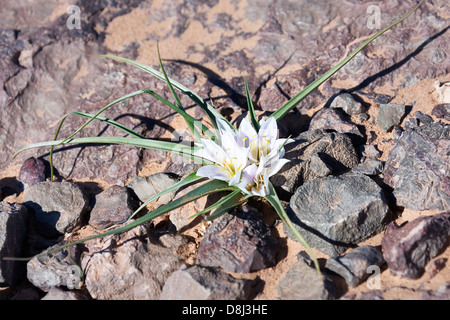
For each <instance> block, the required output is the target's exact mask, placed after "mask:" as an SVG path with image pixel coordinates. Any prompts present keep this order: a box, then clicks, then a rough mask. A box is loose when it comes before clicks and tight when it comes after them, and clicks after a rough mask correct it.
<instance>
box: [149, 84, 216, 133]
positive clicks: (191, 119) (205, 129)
mask: <svg viewBox="0 0 450 320" xmlns="http://www.w3.org/2000/svg"><path fill="white" fill-rule="evenodd" d="M145 92H146V93H148V94H150V95H152V96H153V97H155V98H156V99H158V100H159V101H161V102H162V103H164V104H165V105H167V106H168V107H169V108H171V109H172V110H174V111H176V112H177V113H178V114H180V115H181V116H182V117H183V118H184V120H185V121H186V123H187V125H188V126H189V128H190V129H191V131H192V130H195V129H194V125H195V126H197V127H198V128H199V129H200V130H202V131H203V132H205V133H206V134H207V135H208V136H209V137H210V138H211V139H213V138H215V136H214V135H213V134H212V133H211V131H210V130H209V129H208V127H206V126H205V125H204V124H203V123H201V121H199V120H197V119H195V118H194V117H192V116H191V115H190V114H188V113H187V112H186V111H185V110H184V109H182V108H179V107H178V106H176V105H174V104H173V103H172V102H170V101H169V100H167V99H165V98H163V97H161V96H160V95H159V94H157V93H155V92H153V91H152V90H147V89H146V90H145ZM196 138H199V135H198V132H197V135H196Z"/></svg>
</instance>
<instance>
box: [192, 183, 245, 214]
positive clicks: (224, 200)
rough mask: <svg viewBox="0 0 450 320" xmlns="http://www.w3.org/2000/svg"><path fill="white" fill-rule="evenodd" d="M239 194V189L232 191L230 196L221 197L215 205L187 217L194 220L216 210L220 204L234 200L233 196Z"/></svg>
mask: <svg viewBox="0 0 450 320" xmlns="http://www.w3.org/2000/svg"><path fill="white" fill-rule="evenodd" d="M239 194H241V191H240V190H239V189H236V190H234V191H233V192H231V193H230V194H227V195H226V196H224V197H222V199H220V200H219V201H217V202H216V203H214V204H212V205H210V206H209V207H207V208H205V209H203V210H201V211H199V212H197V213H196V214H194V215H192V216H190V217H189V219H194V218H196V217H198V216H200V215H202V214H204V213H207V212H210V211H211V210H214V209H216V208H217V207H219V206H221V205H222V204H224V203H225V202H227V201H228V200H230V199H232V198H234V197H235V196H237V195H239Z"/></svg>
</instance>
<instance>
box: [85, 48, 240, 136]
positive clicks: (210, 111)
mask: <svg viewBox="0 0 450 320" xmlns="http://www.w3.org/2000/svg"><path fill="white" fill-rule="evenodd" d="M93 56H96V57H102V58H107V59H111V60H116V61H120V62H125V63H128V64H131V65H133V66H135V67H138V68H139V69H141V70H143V71H145V72H148V73H150V74H151V75H153V76H155V77H156V78H158V79H160V80H162V81H165V78H164V75H163V74H162V73H161V72H159V71H157V70H155V69H154V68H152V67H150V66H147V65H145V64H142V63H139V62H136V61H133V60H130V59H126V58H122V57H117V56H112V55H93ZM169 81H170V83H171V84H172V85H173V87H174V88H175V89H177V90H179V91H180V92H181V93H183V94H184V95H186V96H187V97H188V98H190V99H191V100H192V101H193V102H194V103H196V104H197V105H198V106H199V107H200V108H201V109H202V110H203V111H204V112H205V113H206V115H207V116H208V118H209V120H210V121H211V124H212V125H213V126H214V128H215V129H216V131H217V123H216V118H219V119H222V120H224V121H226V122H227V123H228V124H229V125H230V128H232V129H233V130H236V129H235V128H234V126H233V125H232V124H231V123H229V121H228V120H227V119H226V118H225V117H224V116H222V115H221V114H220V113H219V112H218V111H217V110H216V109H214V108H213V107H212V106H211V105H210V104H208V103H207V102H206V101H205V100H203V99H202V98H201V97H200V96H199V95H198V94H196V93H195V92H194V91H192V90H190V89H188V88H186V87H185V86H184V85H182V84H181V83H179V82H177V81H175V80H173V79H171V78H169Z"/></svg>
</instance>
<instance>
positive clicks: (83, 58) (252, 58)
mask: <svg viewBox="0 0 450 320" xmlns="http://www.w3.org/2000/svg"><path fill="white" fill-rule="evenodd" d="M71 4H74V5H76V7H75V11H71V10H70V11H69V12H67V10H68V7H69V5H71ZM415 4H416V2H415V1H410V0H408V1H401V2H397V1H353V0H351V1H350V0H348V1H341V0H339V1H314V2H310V1H290V0H272V1H263V0H247V1H221V0H202V1H178V0H173V1H159V0H158V1H143V0H129V1H126V0H122V1H120V0H119V1H114V2H111V1H101V0H98V1H70V3H69V2H68V1H64V0H55V1H53V2H48V1H41V0H37V1H34V2H27V3H26V4H25V3H23V2H21V1H9V0H8V1H4V2H3V3H2V8H1V9H0V68H1V70H2V72H1V73H0V81H1V84H2V85H1V86H0V106H1V109H0V112H1V118H0V121H1V123H0V141H1V143H0V146H1V152H0V187H1V200H2V202H0V255H1V256H30V255H34V254H37V253H39V252H41V251H42V250H45V249H47V248H49V247H52V246H55V245H57V244H61V243H64V242H67V241H70V240H73V239H78V238H82V237H85V236H88V235H92V234H96V233H98V232H102V231H103V230H106V229H108V228H114V227H116V226H117V225H120V224H123V223H125V221H126V220H127V218H128V217H129V216H130V215H131V213H132V212H133V210H134V209H135V208H136V206H138V205H139V204H140V203H141V202H142V201H143V200H142V199H146V198H147V197H149V196H151V195H152V194H155V192H157V191H158V190H163V189H165V188H167V187H168V186H170V185H172V184H173V183H174V182H176V181H178V179H179V178H180V177H182V176H185V175H186V174H188V173H189V172H190V171H191V170H192V169H193V168H192V166H190V165H185V164H183V163H180V162H179V159H178V158H176V157H172V156H170V155H168V154H165V153H163V152H155V151H150V150H141V149H136V148H133V147H124V146H103V145H102V146H83V147H81V148H79V147H67V148H61V149H59V150H57V151H56V152H55V155H54V161H55V162H54V168H55V171H56V174H57V177H58V178H57V181H56V182H49V181H48V178H49V163H48V160H49V154H48V152H49V150H48V149H35V150H30V151H27V152H26V153H22V154H20V155H19V156H17V157H16V158H12V156H13V154H14V153H15V152H16V151H17V150H18V149H20V148H21V147H24V146H26V145H28V144H30V143H35V142H41V141H47V140H51V139H53V137H54V134H55V131H56V129H57V126H58V124H59V120H60V119H61V118H62V117H63V116H64V115H66V114H67V113H69V112H71V111H83V112H89V113H95V112H96V111H97V110H99V109H100V108H102V107H103V106H105V105H106V104H108V103H109V102H111V101H112V100H114V99H116V98H119V97H122V96H123V95H125V94H128V93H131V92H133V91H136V90H138V89H143V88H148V89H152V90H155V91H156V92H158V93H159V94H161V95H162V96H164V97H166V98H168V99H170V98H171V96H170V92H169V90H168V89H167V88H166V86H165V85H164V83H162V82H160V81H158V80H156V79H154V78H152V77H151V76H150V75H148V74H146V73H144V72H142V71H139V70H136V69H135V68H133V67H130V66H127V65H124V64H120V63H115V62H112V61H108V60H105V59H101V58H98V57H93V56H90V55H89V54H91V53H100V54H106V53H108V54H115V55H119V56H122V57H126V58H130V59H133V60H137V61H139V62H142V63H145V64H148V65H152V66H155V67H156V66H157V64H158V63H157V55H156V44H157V43H159V46H160V50H161V54H162V57H163V58H164V61H163V62H164V64H165V66H166V69H167V71H168V73H169V75H170V76H171V77H173V78H175V79H177V80H178V81H180V82H181V83H183V84H184V85H186V86H187V87H189V88H191V89H193V90H194V91H195V92H197V93H198V94H199V95H200V96H201V97H203V98H204V99H210V101H211V102H212V103H213V104H214V106H215V107H216V108H217V109H218V110H219V111H220V112H221V113H222V114H223V115H225V116H226V117H228V118H229V119H230V120H232V121H233V122H234V123H235V124H236V123H239V121H240V119H242V117H243V116H245V115H246V112H247V108H246V100H245V94H244V92H245V91H244V79H245V78H246V79H247V80H248V82H249V87H250V91H251V93H252V98H253V101H254V103H255V105H256V106H257V111H258V114H260V115H265V116H267V115H270V113H271V112H273V111H274V110H276V109H277V108H279V107H280V106H282V105H283V104H284V103H285V102H286V101H288V100H289V99H290V98H291V97H293V96H294V95H295V94H297V93H298V92H300V91H301V90H302V89H303V88H304V87H305V86H306V85H307V84H309V83H310V82H312V81H314V80H315V79H316V78H317V77H318V76H320V75H322V74H323V73H324V72H326V71H327V70H328V69H330V68H331V67H332V66H334V65H335V64H336V63H337V62H339V61H340V60H341V59H343V58H344V57H345V56H346V55H347V54H348V53H350V52H351V51H352V50H353V49H355V48H356V47H357V46H358V45H359V44H360V43H361V42H362V41H364V40H365V39H367V38H368V37H369V36H370V35H371V34H373V33H374V32H375V31H376V30H377V29H376V28H377V26H374V24H373V21H374V20H373V19H374V18H377V17H379V18H380V19H379V22H380V25H381V27H384V26H386V25H388V24H390V23H391V22H392V21H394V20H396V19H398V18H399V17H401V16H402V15H404V14H405V13H406V12H407V11H409V10H410V9H411V8H412V7H413V6H414V5H415ZM369 7H370V8H369ZM78 9H79V10H78ZM448 9H449V6H448V3H447V1H445V0H441V1H439V0H438V1H433V2H425V3H423V4H422V6H421V7H420V8H419V9H418V10H417V11H416V12H415V13H414V14H413V15H412V16H411V17H410V18H409V19H407V20H406V21H404V22H402V23H401V24H399V25H398V26H396V27H395V28H394V29H393V30H391V31H389V32H387V33H386V34H385V35H383V36H382V37H380V38H379V39H377V40H376V41H375V42H374V43H373V44H371V45H369V46H368V47H367V48H366V49H364V51H363V52H361V53H360V54H358V55H357V56H356V57H355V58H354V60H352V61H351V62H350V63H349V64H348V65H347V66H346V67H344V68H343V69H342V70H340V71H339V72H338V73H337V74H336V75H335V76H333V78H332V79H330V80H329V81H327V82H326V83H325V84H323V85H322V86H320V87H319V88H318V90H316V91H314V92H313V93H312V94H311V95H310V96H308V97H307V98H306V99H305V100H304V101H302V102H301V103H300V104H299V105H298V106H297V107H296V110H295V112H292V113H291V114H289V115H288V116H287V117H286V118H285V119H284V120H283V121H282V122H281V124H280V133H281V134H282V135H283V136H288V135H290V136H291V137H292V138H293V139H294V140H295V143H293V144H291V145H289V146H287V153H286V156H287V157H288V158H290V159H291V163H290V164H289V165H286V167H284V168H283V170H282V171H281V172H280V173H279V174H278V175H277V176H275V177H273V179H272V181H273V183H274V185H275V186H276V187H277V189H278V191H279V193H280V195H281V196H282V198H283V200H284V202H285V205H286V210H287V212H288V213H289V214H290V216H291V219H292V220H293V222H294V223H296V225H297V226H298V228H299V230H300V232H301V233H302V234H303V235H304V237H305V238H306V239H307V241H308V243H310V244H311V246H312V247H313V248H314V252H315V254H316V256H317V257H318V258H319V262H320V264H321V269H322V273H321V274H320V275H318V274H317V273H316V272H315V270H314V269H313V268H312V267H311V261H310V259H309V258H308V256H307V255H305V253H304V248H302V246H301V245H300V244H299V243H297V242H296V241H294V240H292V239H291V234H290V232H289V231H288V230H285V229H284V227H283V224H282V223H280V221H279V220H278V219H277V217H276V214H275V213H274V212H273V210H271V209H270V207H268V205H267V204H266V203H264V202H262V201H256V200H255V201H252V202H250V203H249V204H248V205H246V206H244V207H242V208H241V209H239V210H237V211H234V212H231V213H229V214H227V215H224V216H222V217H221V218H220V219H218V220H216V221H214V222H213V223H206V222H204V221H203V220H201V219H195V220H189V219H188V217H189V216H190V215H192V214H193V213H195V212H198V211H199V210H202V209H203V208H205V206H206V205H208V204H209V203H212V202H214V201H216V200H217V199H215V198H214V197H209V198H208V199H201V200H197V201H195V202H193V203H191V204H189V205H187V206H186V207H183V208H180V209H178V210H175V211H174V212H173V213H172V214H171V215H170V216H163V217H161V218H159V219H157V220H156V221H154V222H153V223H151V224H148V225H143V226H140V227H138V228H135V229H133V230H131V231H129V232H127V233H124V234H120V235H116V236H111V237H106V238H102V239H98V240H93V241H89V242H86V243H84V244H83V245H77V246H75V247H72V249H71V250H70V251H68V250H65V251H61V252H59V253H57V254H53V255H51V256H44V257H40V258H34V259H33V260H31V261H29V262H28V263H24V262H16V261H6V260H2V261H0V267H1V268H0V287H1V288H0V297H1V298H2V299H16V300H19V299H111V300H112V299H153V300H157V299H169V300H170V299H179V298H182V299H255V300H261V299H268V300H275V299H290V300H292V299H346V300H347V299H449V298H450V282H449V279H450V267H449V264H448V259H449V257H450V246H449V237H448V236H449V230H450V213H449V208H450V179H449V171H450V166H449V164H450V159H449V154H450V127H449V123H450V76H449V68H450V63H449V58H448V55H449V54H450V48H449V43H450V41H449V40H450V39H449V35H448V24H449V18H450V17H449V15H448V14H449V10H448ZM374 10H375V11H374ZM377 10H379V16H376V12H377ZM374 12H375V13H374ZM78 13H79V18H80V21H79V22H80V25H79V26H80V28H79V29H77V28H72V27H73V26H75V27H76V26H77V25H76V22H77V21H76V20H73V19H76V18H77V17H78V16H77V14H78ZM374 14H375V16H374ZM72 22H75V23H74V24H72ZM374 27H375V28H374ZM182 102H183V104H184V105H185V106H188V107H189V108H188V110H189V111H188V112H189V113H190V114H192V115H193V116H195V117H196V118H202V117H203V116H204V115H203V113H202V111H201V110H200V109H199V108H198V107H195V106H194V105H192V104H191V103H190V101H189V100H188V99H187V98H185V97H183V98H182ZM105 116H106V117H108V118H111V119H114V120H116V121H119V122H121V123H123V124H125V125H126V126H128V127H132V128H134V129H135V130H136V131H138V132H140V133H141V134H143V135H145V136H146V137H149V138H161V139H168V140H172V141H179V140H180V138H183V137H186V132H187V131H186V127H185V126H184V125H183V122H182V119H180V118H179V117H177V116H176V115H175V114H174V113H173V112H172V111H171V110H170V109H168V108H166V107H165V106H164V105H162V104H160V103H158V102H157V101H155V99H152V97H150V96H142V95H141V96H137V97H134V98H132V99H129V100H127V101H124V102H121V103H119V104H117V105H115V106H114V107H113V108H111V109H109V110H108V111H107V112H105ZM82 122H83V120H82V119H80V118H77V117H76V116H71V117H68V118H67V120H66V122H65V123H64V126H63V127H62V130H61V137H64V136H67V135H68V134H70V133H71V132H73V131H74V130H75V129H77V128H78V127H79V126H80V124H81V123H82ZM80 135H81V136H96V135H104V136H106V135H123V133H122V132H119V131H117V130H115V129H114V128H111V127H107V126H105V125H104V124H102V123H98V122H95V123H92V124H91V125H90V126H89V127H87V128H86V129H85V130H84V131H83V132H81V133H80ZM185 192H186V190H182V191H180V192H178V193H172V194H168V195H166V196H164V197H161V198H160V199H158V200H157V201H156V203H155V204H153V205H152V206H153V207H155V206H158V205H161V204H163V203H168V202H170V201H172V200H173V199H174V198H176V197H178V196H180V194H183V193H185ZM152 206H149V208H148V209H149V210H150V209H151V208H152ZM80 267H81V269H82V270H83V273H82V274H83V277H80V272H79V271H80Z"/></svg>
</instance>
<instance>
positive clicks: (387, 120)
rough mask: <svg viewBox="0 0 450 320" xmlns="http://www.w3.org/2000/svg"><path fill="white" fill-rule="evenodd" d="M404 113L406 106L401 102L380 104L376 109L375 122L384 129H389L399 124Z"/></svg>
mask: <svg viewBox="0 0 450 320" xmlns="http://www.w3.org/2000/svg"><path fill="white" fill-rule="evenodd" d="M405 113H406V106H405V105H402V104H393V103H390V104H380V106H379V109H378V116H377V124H378V126H379V127H380V128H381V129H383V130H384V131H390V130H391V129H392V128H393V127H394V126H396V125H399V124H400V121H401V120H402V118H403V116H404V115H405Z"/></svg>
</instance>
